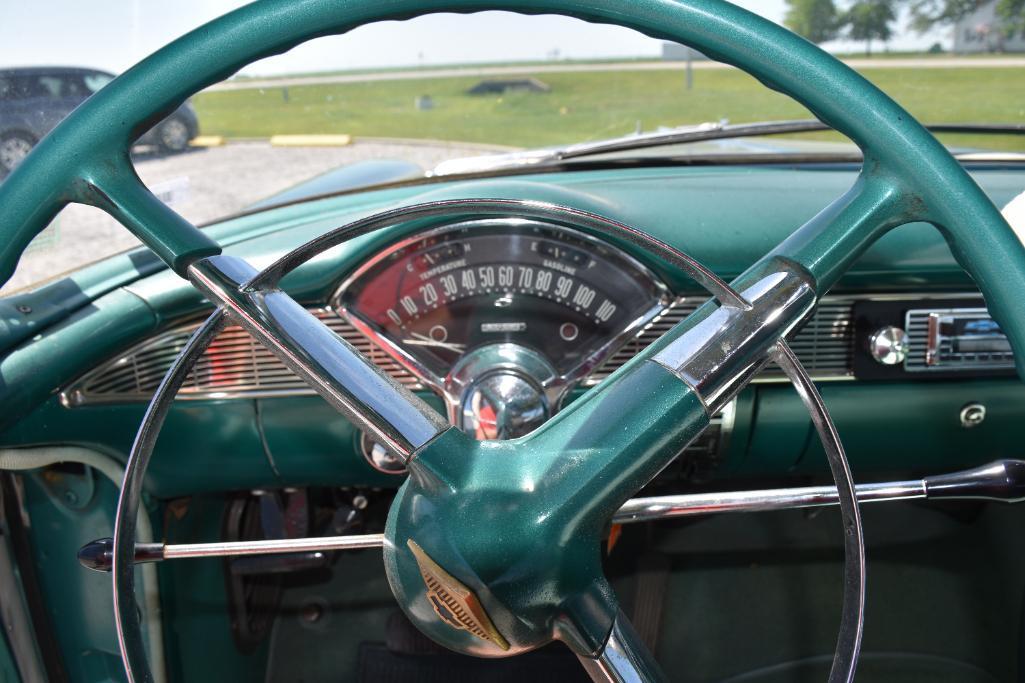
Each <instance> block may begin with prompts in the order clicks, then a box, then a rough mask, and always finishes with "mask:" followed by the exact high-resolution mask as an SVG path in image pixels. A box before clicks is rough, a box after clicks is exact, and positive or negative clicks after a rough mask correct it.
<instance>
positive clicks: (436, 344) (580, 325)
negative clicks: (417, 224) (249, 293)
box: [335, 219, 668, 403]
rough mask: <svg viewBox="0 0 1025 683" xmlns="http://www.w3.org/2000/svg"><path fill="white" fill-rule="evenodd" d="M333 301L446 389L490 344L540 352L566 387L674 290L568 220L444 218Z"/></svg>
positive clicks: (388, 253) (382, 258)
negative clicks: (446, 221)
mask: <svg viewBox="0 0 1025 683" xmlns="http://www.w3.org/2000/svg"><path fill="white" fill-rule="evenodd" d="M335 302H336V305H337V307H338V308H339V310H340V311H341V313H342V314H343V315H344V316H345V317H346V318H347V319H348V320H349V321H350V322H351V323H353V324H354V325H355V326H357V327H358V328H359V329H361V330H362V331H363V332H364V333H365V334H367V335H368V336H370V337H371V338H372V339H373V340H374V341H375V342H377V343H378V344H379V345H381V346H382V347H383V348H384V349H385V350H386V351H388V353H390V354H391V355H392V356H393V357H395V358H396V360H398V361H399V362H400V363H402V364H403V365H404V366H406V367H407V368H409V369H410V370H411V371H412V372H414V373H415V374H417V375H418V376H419V377H420V378H421V379H422V380H423V381H424V382H425V383H426V384H428V385H430V386H432V387H434V388H436V389H439V390H440V391H442V392H444V391H445V390H446V389H449V390H451V388H452V387H451V386H449V384H447V383H446V378H451V373H452V369H453V367H456V366H458V365H459V364H460V362H462V361H464V360H465V359H467V358H468V357H469V356H472V355H473V354H474V353H475V352H476V351H477V350H479V349H485V348H504V349H507V350H508V349H513V350H514V351H515V353H514V355H516V354H520V355H522V354H528V355H530V356H531V358H533V359H535V360H537V359H540V361H539V362H542V363H544V364H546V365H547V366H548V367H550V369H551V372H550V373H547V374H550V377H549V378H538V377H536V374H537V373H535V376H534V378H533V380H532V381H536V382H537V383H539V384H545V383H549V384H550V383H552V382H554V383H555V384H557V385H558V386H560V387H565V386H568V385H569V384H571V383H572V382H573V381H575V380H576V379H579V378H580V377H582V376H584V375H585V374H586V373H587V372H589V371H590V370H591V369H593V368H594V367H595V366H596V365H597V364H598V363H600V362H601V361H602V360H604V358H605V357H606V356H607V355H608V354H609V353H611V352H613V351H614V350H615V349H616V348H618V346H619V345H620V344H621V343H622V342H623V341H625V340H626V339H627V338H628V337H629V336H631V335H632V334H634V333H636V332H637V331H638V330H639V328H640V327H641V326H643V325H644V324H646V323H647V322H648V321H650V320H651V319H652V318H653V317H654V316H656V315H657V314H658V313H659V312H661V311H662V310H663V309H664V308H665V306H666V305H667V302H668V297H667V289H666V287H665V286H664V285H663V284H662V283H661V282H660V281H659V280H658V278H657V277H656V276H655V275H654V274H653V273H651V272H650V271H649V270H648V269H647V268H646V267H644V266H643V265H642V264H641V263H640V262H638V261H636V260H635V259H633V258H632V257H630V256H629V255H627V254H624V253H623V252H622V251H621V250H620V249H618V248H616V247H613V246H611V245H610V244H608V243H606V242H603V241H601V240H598V239H596V238H594V237H591V236H589V235H587V234H585V233H583V232H580V231H577V230H574V229H570V228H566V227H562V226H557V225H552V224H547V223H540V222H535V221H527V220H520V219H503V220H486V221H474V222H469V223H460V224H457V225H451V226H446V227H443V228H439V229H434V230H431V231H429V232H426V233H421V234H419V235H417V236H415V237H413V238H411V239H408V240H406V241H403V242H400V243H398V244H395V245H393V246H391V247H390V248H387V249H385V250H384V251H383V252H381V253H379V254H377V255H376V256H375V257H374V258H372V259H371V260H370V261H368V262H367V263H366V264H365V265H364V266H362V267H361V268H359V269H358V270H357V271H356V272H355V273H354V274H353V275H352V276H351V277H350V278H349V279H348V280H347V281H346V282H345V283H344V284H343V285H342V288H341V289H340V291H339V293H338V295H337V296H336V300H335ZM509 357H510V355H509V354H508V353H506V354H505V355H504V356H503V358H505V359H506V360H508V358H509ZM531 362H533V361H531ZM542 374H546V373H542ZM546 390H547V386H546ZM447 398H449V399H450V403H453V402H457V401H458V397H453V396H448V397H447Z"/></svg>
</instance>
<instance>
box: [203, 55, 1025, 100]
mask: <svg viewBox="0 0 1025 683" xmlns="http://www.w3.org/2000/svg"><path fill="white" fill-rule="evenodd" d="M843 61H844V63H845V64H847V65H848V66H851V67H853V68H855V69H957V68H966V67H987V68H988V67H992V68H1001V69H1010V68H1019V69H1020V68H1025V57H986V58H965V57H934V58H925V57H909V58H897V57H895V58H892V59H845V60H843ZM693 66H694V68H695V69H732V68H733V67H731V66H729V65H727V64H722V63H720V62H713V61H707V60H701V61H695V62H693ZM683 68H684V64H683V62H664V61H658V62H617V63H607V64H532V65H530V64H528V65H515V66H482V67H473V68H441V69H409V70H400V71H376V72H370V73H355V74H345V73H343V74H325V75H322V76H296V77H285V78H252V79H238V80H233V81H225V82H224V83H218V84H217V85H214V86H211V87H209V88H207V92H217V91H226V90H253V89H258V88H284V87H295V86H300V85H326V84H334V83H368V82H372V81H408V80H416V79H423V78H452V77H460V76H463V77H473V78H479V77H484V76H523V75H536V74H546V73H580V72H603V71H679V70H681V69H683Z"/></svg>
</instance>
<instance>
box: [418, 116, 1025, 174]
mask: <svg viewBox="0 0 1025 683" xmlns="http://www.w3.org/2000/svg"><path fill="white" fill-rule="evenodd" d="M926 128H927V129H929V130H930V131H932V132H934V133H972V134H981V135H1022V134H1025V124H1000V123H998V124H986V123H982V124H980V123H940V124H931V125H926ZM830 130H833V129H832V128H830V127H829V126H827V125H826V124H824V123H822V122H821V121H817V120H814V119H799V120H793V121H763V122H759V123H738V124H733V125H731V124H729V123H727V122H726V120H723V121H719V122H709V123H700V124H697V125H694V126H680V127H677V128H671V129H668V130H661V131H657V132H654V133H635V134H632V135H624V136H622V137H617V138H609V139H607V140H595V141H593V142H580V143H576V144H572V145H566V146H565V147H552V148H542V149H528V150H523V151H518V152H507V153H504V154H492V155H486V156H478V157H468V158H464V159H452V160H450V161H444V162H442V163H440V164H438V165H437V166H436V167H435V168H434V170H433V171H431V172H430V173H428V175H429V176H431V177H435V176H448V175H462V174H467V173H487V172H491V171H503V170H512V169H521V168H522V169H526V168H529V167H532V166H551V165H554V164H559V163H562V162H564V161H569V160H571V159H575V158H579V157H587V156H595V155H599V154H609V153H613V152H622V151H630V150H636V149H645V148H649V147H663V146H668V145H675V144H683V143H691V142H702V141H705V140H725V139H735V138H753V137H762V136H766V135H783V134H788V133H814V132H821V131H830Z"/></svg>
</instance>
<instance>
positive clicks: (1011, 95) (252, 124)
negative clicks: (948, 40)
mask: <svg viewBox="0 0 1025 683" xmlns="http://www.w3.org/2000/svg"><path fill="white" fill-rule="evenodd" d="M862 73H863V74H864V75H865V76H866V77H867V78H869V80H871V81H873V82H874V83H876V84H877V85H878V86H880V87H881V88H882V89H883V90H885V91H886V92H888V93H889V94H890V95H891V96H893V97H894V98H896V99H897V101H899V102H900V103H901V104H903V105H904V106H905V107H907V108H908V109H909V110H910V111H911V113H912V114H914V115H915V116H917V117H918V118H919V119H920V120H922V121H923V122H927V123H955V122H956V123H963V122H987V123H1025V70H1022V69H1015V68H985V67H966V68H956V69H903V68H892V69H891V68H879V69H865V70H863V72H862ZM539 77H540V78H541V80H543V81H544V82H545V83H547V84H548V85H549V86H551V92H549V93H515V94H507V95H504V96H501V97H499V96H472V95H467V94H465V91H466V90H467V89H468V88H470V87H471V86H473V85H474V84H475V83H477V82H478V81H479V80H480V78H478V77H453V78H438V79H410V80H401V81H381V82H366V83H345V84H331V85H309V86H292V87H289V88H287V89H284V88H272V89H263V90H238V91H226V92H208V93H200V94H199V95H197V96H196V97H195V98H194V100H193V101H194V103H195V106H196V109H197V111H198V113H199V118H200V122H201V126H202V128H203V133H204V134H207V135H224V136H227V137H229V138H238V137H268V136H270V135H274V134H296V133H350V134H352V135H356V136H374V137H401V138H422V139H436V140H454V141H464V142H480V143H490V144H497V145H508V146H513V147H537V146H544V145H554V144H560V143H567V142H577V141H582V140H589V139H598V138H605V137H610V136H614V135H623V134H626V133H630V132H633V131H634V130H636V129H637V128H638V126H639V127H641V128H642V129H643V130H646V131H648V130H654V129H656V128H657V127H658V126H676V125H681V124H688V123H700V122H703V121H717V120H719V119H722V118H728V119H729V120H730V121H731V122H733V123H742V122H748V121H759V120H774V119H794V118H811V115H810V114H809V112H808V111H807V110H806V109H804V108H803V107H801V106H800V105H798V104H796V103H795V102H793V101H792V100H790V99H788V98H786V97H784V96H782V95H779V94H778V93H774V92H772V91H770V90H768V89H767V88H765V87H764V86H762V85H761V84H760V83H758V82H757V81H755V80H754V79H753V78H751V77H750V76H747V75H746V74H744V73H742V72H740V71H737V70H733V69H714V70H713V69H702V70H695V71H694V85H693V89H691V90H687V89H686V88H685V84H684V74H683V72H682V69H681V71H680V72H674V71H622V72H614V73H608V72H594V73H587V72H585V73H545V74H542V75H540V76H539ZM422 95H430V96H431V98H432V99H433V102H434V108H433V109H431V110H427V111H419V110H417V109H416V108H415V107H414V99H415V98H416V97H417V96H422ZM945 141H947V142H948V143H949V144H956V145H965V146H979V147H987V148H993V149H1003V150H1015V151H1025V137H1017V138H1015V137H1000V138H997V137H992V136H972V137H965V136H956V137H955V136H948V138H945Z"/></svg>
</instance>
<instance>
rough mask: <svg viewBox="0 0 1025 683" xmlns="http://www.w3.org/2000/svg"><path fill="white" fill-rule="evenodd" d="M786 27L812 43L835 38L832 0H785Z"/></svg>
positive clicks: (834, 12)
mask: <svg viewBox="0 0 1025 683" xmlns="http://www.w3.org/2000/svg"><path fill="white" fill-rule="evenodd" d="M787 6H788V9H787V14H786V17H785V18H784V19H783V23H784V24H786V27H787V28H788V29H790V30H791V31H793V32H794V33H797V34H799V35H802V36H804V37H805V38H807V39H808V40H810V41H811V42H813V43H824V42H826V41H827V40H832V39H833V38H836V33H837V13H836V5H834V4H833V0H787Z"/></svg>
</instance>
